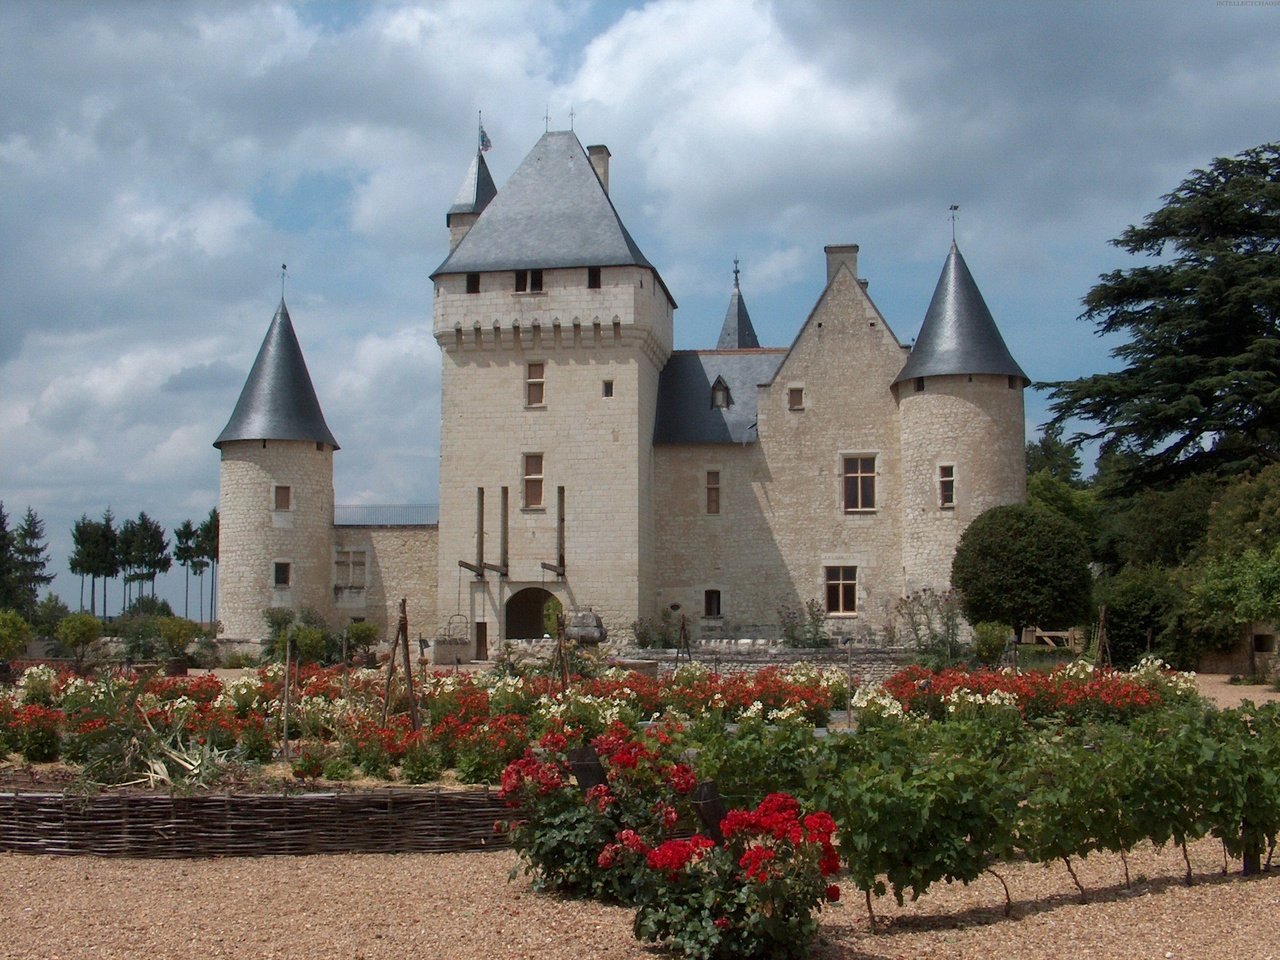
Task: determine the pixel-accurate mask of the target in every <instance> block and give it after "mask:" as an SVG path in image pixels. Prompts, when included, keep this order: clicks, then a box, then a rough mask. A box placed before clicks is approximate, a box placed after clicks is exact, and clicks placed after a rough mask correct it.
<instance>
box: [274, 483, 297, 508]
mask: <svg viewBox="0 0 1280 960" xmlns="http://www.w3.org/2000/svg"><path fill="white" fill-rule="evenodd" d="M275 508H276V509H277V510H292V509H293V488H292V487H276V496H275Z"/></svg>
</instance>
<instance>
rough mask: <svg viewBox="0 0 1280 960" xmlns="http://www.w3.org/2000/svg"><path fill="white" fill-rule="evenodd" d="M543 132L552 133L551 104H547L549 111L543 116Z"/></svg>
mask: <svg viewBox="0 0 1280 960" xmlns="http://www.w3.org/2000/svg"><path fill="white" fill-rule="evenodd" d="M542 132H543V133H550V132H551V104H549V103H548V104H547V111H546V113H544V114H543V115H542Z"/></svg>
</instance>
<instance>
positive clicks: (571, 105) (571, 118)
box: [569, 104, 577, 131]
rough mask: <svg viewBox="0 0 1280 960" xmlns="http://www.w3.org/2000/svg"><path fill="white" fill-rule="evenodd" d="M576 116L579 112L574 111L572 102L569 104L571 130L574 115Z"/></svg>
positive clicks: (570, 128)
mask: <svg viewBox="0 0 1280 960" xmlns="http://www.w3.org/2000/svg"><path fill="white" fill-rule="evenodd" d="M576 116H577V114H576V113H574V112H573V104H570V105H569V130H570V131H572V130H573V120H574V117H576Z"/></svg>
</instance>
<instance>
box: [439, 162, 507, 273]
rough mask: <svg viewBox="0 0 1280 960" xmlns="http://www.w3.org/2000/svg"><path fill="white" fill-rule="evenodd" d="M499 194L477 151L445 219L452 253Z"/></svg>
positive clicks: (487, 167) (486, 166)
mask: <svg viewBox="0 0 1280 960" xmlns="http://www.w3.org/2000/svg"><path fill="white" fill-rule="evenodd" d="M497 194H498V188H497V187H495V186H494V185H493V176H492V175H491V174H490V173H489V165H488V164H487V163H485V162H484V154H483V153H481V152H480V151H479V150H477V151H476V156H475V159H474V160H472V161H471V167H470V169H468V170H467V175H466V177H465V178H464V179H463V181H462V186H461V187H459V188H458V195H457V196H456V197H454V199H453V206H451V207H450V208H449V212H448V214H446V215H445V218H444V220H445V224H446V225H447V226H448V227H449V250H450V252H452V251H453V250H454V249H455V248H456V247H457V246H458V244H459V243H461V242H462V238H463V237H465V236H466V235H467V233H468V231H470V230H471V227H472V226H473V225H474V224H475V222H476V220H477V219H478V218H479V216H480V214H482V213H484V209H485V207H487V206H489V201H491V200H492V199H493V198H494V197H495V196H497Z"/></svg>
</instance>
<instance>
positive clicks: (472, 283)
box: [467, 273, 480, 293]
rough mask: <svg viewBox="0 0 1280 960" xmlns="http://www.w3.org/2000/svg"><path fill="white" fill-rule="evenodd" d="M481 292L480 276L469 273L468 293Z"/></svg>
mask: <svg viewBox="0 0 1280 960" xmlns="http://www.w3.org/2000/svg"><path fill="white" fill-rule="evenodd" d="M479 292H480V274H478V273H468V274H467V293H479Z"/></svg>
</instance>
